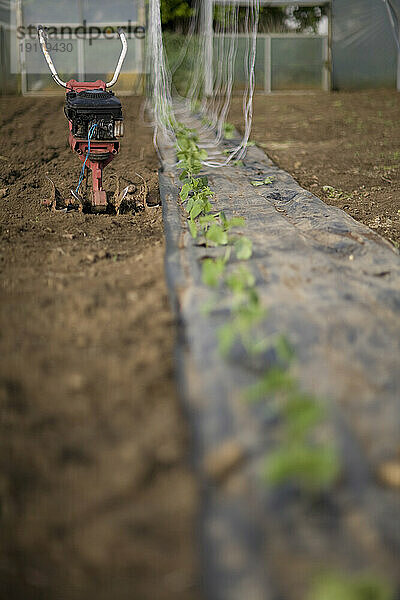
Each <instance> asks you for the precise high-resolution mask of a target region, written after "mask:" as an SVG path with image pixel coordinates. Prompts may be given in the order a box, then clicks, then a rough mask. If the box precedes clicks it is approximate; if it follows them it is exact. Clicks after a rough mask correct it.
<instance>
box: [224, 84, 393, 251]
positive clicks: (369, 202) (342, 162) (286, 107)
mask: <svg viewBox="0 0 400 600" xmlns="http://www.w3.org/2000/svg"><path fill="white" fill-rule="evenodd" d="M230 119H231V120H232V122H233V123H234V124H235V125H236V126H237V127H238V129H240V128H241V127H242V106H241V99H240V98H237V97H236V98H234V101H233V107H232V110H231V115H230ZM252 138H253V139H254V140H255V141H256V142H257V143H258V144H259V145H260V146H261V147H263V148H264V149H265V150H266V152H267V154H268V155H269V156H270V157H271V158H272V159H273V160H274V161H275V162H276V163H277V164H278V165H279V166H280V167H282V168H283V169H285V170H286V171H289V172H290V173H291V174H292V175H293V176H294V177H295V179H297V181H298V182H299V183H300V185H302V186H303V187H304V188H306V189H309V190H310V191H312V192H313V193H314V194H316V195H317V196H319V197H320V198H321V199H322V200H324V201H325V202H327V203H328V204H332V205H335V206H338V207H339V208H342V209H343V210H345V211H346V212H347V213H348V214H350V215H351V216H352V217H353V218H354V219H356V220H357V221H361V222H362V223H365V224H366V225H368V226H369V227H371V228H372V229H373V230H375V231H376V232H377V233H379V234H380V235H382V236H383V237H385V238H386V239H388V240H390V241H391V242H392V243H394V244H395V245H396V246H397V247H399V244H400V213H399V210H400V95H399V93H398V92H395V91H385V90H372V91H363V92H353V93H344V92H340V93H338V92H336V93H333V94H326V93H315V94H272V95H268V96H256V98H255V101H254V120H253V129H252Z"/></svg>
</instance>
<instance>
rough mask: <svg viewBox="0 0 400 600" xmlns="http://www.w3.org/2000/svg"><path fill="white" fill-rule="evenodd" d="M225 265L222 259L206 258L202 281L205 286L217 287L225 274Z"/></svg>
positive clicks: (203, 265)
mask: <svg viewBox="0 0 400 600" xmlns="http://www.w3.org/2000/svg"><path fill="white" fill-rule="evenodd" d="M224 269H225V263H224V261H223V260H222V259H218V258H217V259H215V260H214V259H213V258H206V259H205V260H203V264H202V273H201V275H202V279H203V283H204V284H205V285H208V286H210V287H216V286H217V285H218V283H219V281H220V278H221V276H222V274H223V272H224Z"/></svg>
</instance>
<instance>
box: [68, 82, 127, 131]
mask: <svg viewBox="0 0 400 600" xmlns="http://www.w3.org/2000/svg"><path fill="white" fill-rule="evenodd" d="M64 113H65V116H66V117H67V119H68V120H69V121H70V122H71V126H72V128H71V133H72V135H73V136H74V137H75V138H77V139H82V140H83V139H84V140H87V139H88V134H89V131H90V129H91V127H92V126H93V125H94V124H96V127H95V128H94V130H93V132H92V136H91V137H92V139H93V140H115V139H116V138H120V137H122V136H123V132H124V130H123V117H122V107H121V102H120V101H119V100H118V98H116V97H115V95H114V93H113V92H109V91H104V90H101V89H98V90H96V89H94V90H83V91H80V92H76V91H70V92H67V94H66V97H65V106H64Z"/></svg>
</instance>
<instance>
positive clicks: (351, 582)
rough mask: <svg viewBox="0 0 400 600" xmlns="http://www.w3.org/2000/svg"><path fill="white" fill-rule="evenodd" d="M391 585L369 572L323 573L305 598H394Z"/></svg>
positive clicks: (346, 599) (368, 599)
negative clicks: (349, 573) (348, 573)
mask: <svg viewBox="0 0 400 600" xmlns="http://www.w3.org/2000/svg"><path fill="white" fill-rule="evenodd" d="M394 597H395V594H394V589H393V586H392V585H391V584H390V583H389V582H388V581H386V579H383V578H382V577H378V576H376V575H373V574H371V573H365V574H356V575H347V574H344V573H324V574H323V575H320V576H319V577H318V578H317V579H316V580H315V581H314V583H313V585H312V587H311V590H310V592H309V594H308V596H307V600H394Z"/></svg>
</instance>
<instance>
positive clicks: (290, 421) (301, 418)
mask: <svg viewBox="0 0 400 600" xmlns="http://www.w3.org/2000/svg"><path fill="white" fill-rule="evenodd" d="M282 412H283V415H284V416H285V418H286V426H287V428H288V432H289V434H290V436H291V437H292V438H293V439H294V438H299V437H302V436H304V435H305V434H306V433H307V432H309V431H310V430H311V428H312V427H314V426H315V425H317V423H319V422H320V421H321V420H322V418H323V416H324V406H323V405H322V403H321V402H318V401H317V400H316V399H315V398H313V397H312V396H309V395H307V394H303V393H296V394H293V395H292V396H291V397H290V398H289V399H288V401H287V402H286V403H285V405H284V407H283V409H282Z"/></svg>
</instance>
